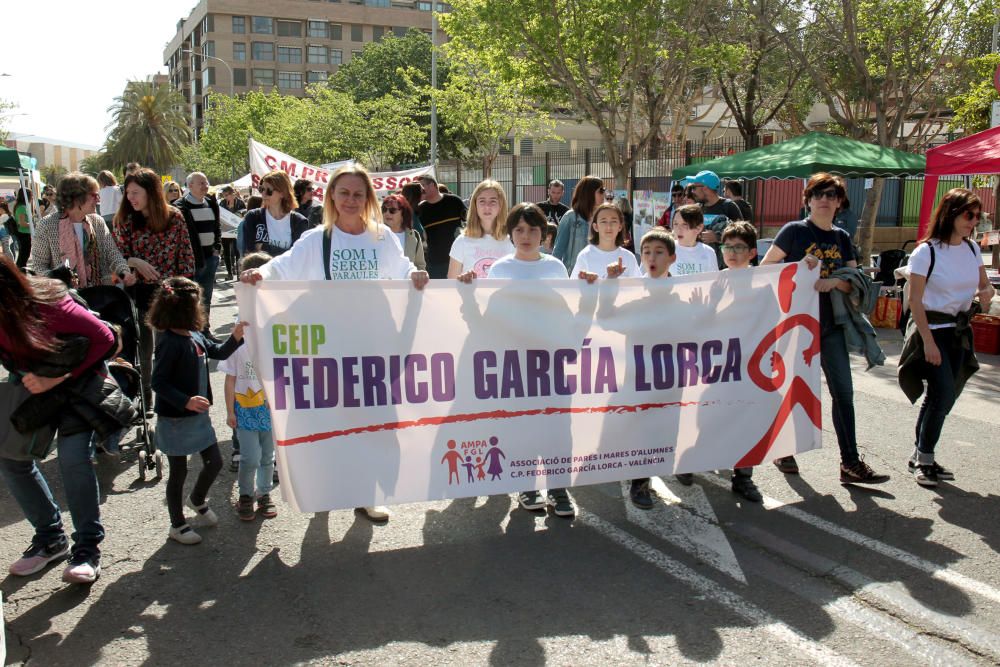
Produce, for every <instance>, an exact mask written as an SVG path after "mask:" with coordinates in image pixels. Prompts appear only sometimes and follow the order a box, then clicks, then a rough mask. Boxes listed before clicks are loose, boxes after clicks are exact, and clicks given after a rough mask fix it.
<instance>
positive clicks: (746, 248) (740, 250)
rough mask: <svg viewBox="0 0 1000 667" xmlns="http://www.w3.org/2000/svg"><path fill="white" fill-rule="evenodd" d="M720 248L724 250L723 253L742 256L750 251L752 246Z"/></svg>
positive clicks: (724, 246)
mask: <svg viewBox="0 0 1000 667" xmlns="http://www.w3.org/2000/svg"><path fill="white" fill-rule="evenodd" d="M720 247H721V248H722V252H731V253H733V254H734V255H742V254H743V253H745V252H749V251H750V246H746V245H743V244H742V243H738V244H736V245H723V246H720Z"/></svg>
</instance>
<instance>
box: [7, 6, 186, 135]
mask: <svg viewBox="0 0 1000 667" xmlns="http://www.w3.org/2000/svg"><path fill="white" fill-rule="evenodd" d="M196 4H197V0H154V1H153V2H148V1H146V0H142V1H140V2H137V1H136V0H131V1H129V2H126V1H125V0H100V1H99V2H98V1H93V0H90V1H87V0H84V1H82V2H81V1H80V0H34V1H33V2H25V1H23V0H22V1H20V2H10V1H5V2H4V3H3V14H2V18H0V27H2V29H3V30H2V32H3V40H2V43H3V45H4V48H3V57H2V58H0V75H7V74H9V75H10V76H0V99H3V100H4V101H7V102H14V103H16V104H17V105H18V106H17V108H16V109H13V110H12V111H9V112H6V113H5V115H6V116H7V123H6V127H7V129H8V130H9V131H10V132H11V133H12V134H36V135H40V136H43V137H50V138H53V139H60V140H62V141H67V142H73V143H79V144H91V145H94V146H100V145H101V144H103V143H104V137H105V126H106V125H107V124H108V121H109V120H110V115H109V114H108V112H107V109H108V107H109V106H111V105H112V104H113V103H114V99H115V97H117V96H119V95H121V94H122V91H123V90H124V88H125V83H126V82H127V81H129V80H130V79H145V78H146V77H147V76H148V75H150V74H155V73H156V72H164V73H166V68H165V67H164V66H163V47H164V46H165V45H166V43H167V42H169V41H170V40H171V39H172V38H173V36H174V34H175V33H176V27H177V21H178V20H179V19H181V18H182V17H187V15H188V14H189V13H190V11H191V9H193V8H194V7H195V6H196Z"/></svg>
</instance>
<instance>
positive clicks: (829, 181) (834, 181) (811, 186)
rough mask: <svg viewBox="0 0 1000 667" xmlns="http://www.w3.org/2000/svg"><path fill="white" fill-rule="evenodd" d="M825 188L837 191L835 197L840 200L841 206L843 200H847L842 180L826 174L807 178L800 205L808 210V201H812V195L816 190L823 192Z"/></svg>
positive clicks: (821, 173) (845, 188)
mask: <svg viewBox="0 0 1000 667" xmlns="http://www.w3.org/2000/svg"><path fill="white" fill-rule="evenodd" d="M827 188H834V189H835V190H836V191H837V196H838V197H840V199H841V204H843V200H844V199H846V198H847V186H846V185H845V184H844V179H842V178H841V177H840V176H837V175H835V174H828V173H826V172H820V173H818V174H813V175H812V176H811V177H810V178H809V181H808V182H807V183H806V189H805V190H803V191H802V203H803V204H805V205H806V208H808V207H809V200H810V199H812V196H813V193H814V192H816V191H817V190H825V189H827Z"/></svg>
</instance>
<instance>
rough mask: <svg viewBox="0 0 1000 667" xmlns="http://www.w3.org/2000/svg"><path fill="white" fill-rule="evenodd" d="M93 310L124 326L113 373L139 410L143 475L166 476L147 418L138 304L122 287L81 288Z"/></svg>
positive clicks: (111, 364)
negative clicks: (143, 387)
mask: <svg viewBox="0 0 1000 667" xmlns="http://www.w3.org/2000/svg"><path fill="white" fill-rule="evenodd" d="M79 294H80V297H81V298H83V299H84V300H85V301H86V302H87V305H88V306H89V307H90V309H91V310H94V311H96V312H97V313H98V314H99V315H100V317H101V319H103V320H105V321H106V322H110V323H111V324H117V325H118V326H119V327H121V343H122V349H121V352H119V353H118V355H117V356H116V359H114V360H112V361H110V362H109V363H108V369H109V370H110V372H111V375H112V376H113V377H114V378H115V380H116V381H117V382H118V384H119V385H120V386H121V389H122V392H124V393H125V395H126V396H128V397H129V399H130V400H132V401H133V402H134V403H138V405H139V410H138V411H137V413H138V414H137V416H136V418H135V420H134V421H133V423H132V426H136V427H138V432H137V433H136V444H137V445H138V446H139V448H140V449H139V455H138V458H139V479H141V480H142V481H145V480H146V476H147V474H148V473H149V471H154V472H155V478H156V479H160V478H161V477H163V456H162V455H161V454H160V452H158V451H156V445H155V444H153V437H152V434H151V433H150V431H149V424H148V423H147V422H146V408H147V406H146V400H145V396H144V395H143V391H142V380H141V376H142V367H141V363H142V361H141V358H142V356H141V355H140V354H139V326H140V324H139V316H138V314H137V312H136V309H135V304H134V303H133V302H132V299H131V298H129V295H128V294H126V293H125V291H124V290H122V289H120V288H118V287H111V286H103V285H102V286H98V287H85V288H83V289H81V290H79Z"/></svg>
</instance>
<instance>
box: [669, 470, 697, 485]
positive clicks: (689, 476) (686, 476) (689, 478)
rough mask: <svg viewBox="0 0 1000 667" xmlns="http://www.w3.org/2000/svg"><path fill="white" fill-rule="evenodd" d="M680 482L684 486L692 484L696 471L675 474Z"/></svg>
mask: <svg viewBox="0 0 1000 667" xmlns="http://www.w3.org/2000/svg"><path fill="white" fill-rule="evenodd" d="M674 477H675V478H676V479H677V481H678V482H680V483H681V484H683V485H684V486H691V485H692V484H694V473H693V472H682V473H681V474H679V475H674Z"/></svg>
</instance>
